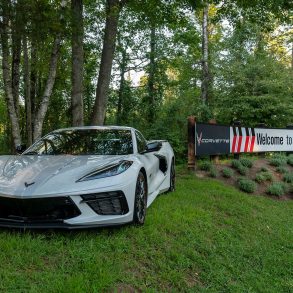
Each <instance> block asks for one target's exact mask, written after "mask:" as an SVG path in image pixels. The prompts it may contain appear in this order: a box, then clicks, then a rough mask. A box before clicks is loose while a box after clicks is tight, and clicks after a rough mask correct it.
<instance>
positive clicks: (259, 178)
mask: <svg viewBox="0 0 293 293" xmlns="http://www.w3.org/2000/svg"><path fill="white" fill-rule="evenodd" d="M272 180H273V174H272V173H271V172H269V171H266V172H259V173H257V174H256V176H255V181H256V182H258V183H262V182H265V181H272Z"/></svg>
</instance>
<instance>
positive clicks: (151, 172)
mask: <svg viewBox="0 0 293 293" xmlns="http://www.w3.org/2000/svg"><path fill="white" fill-rule="evenodd" d="M135 137H136V144H137V151H138V155H139V157H140V160H141V161H142V162H143V164H144V167H145V169H146V173H147V176H148V178H147V181H148V193H149V194H151V193H153V192H154V191H155V190H156V189H157V188H158V186H159V182H160V181H161V180H160V178H158V174H159V171H160V170H159V165H160V162H159V159H158V158H157V157H156V156H155V153H145V150H146V149H147V141H146V140H145V138H144V137H143V135H142V134H141V133H140V132H139V131H137V130H136V131H135Z"/></svg>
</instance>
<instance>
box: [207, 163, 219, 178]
mask: <svg viewBox="0 0 293 293" xmlns="http://www.w3.org/2000/svg"><path fill="white" fill-rule="evenodd" d="M209 176H210V177H212V178H216V177H217V176H218V171H217V169H216V168H215V167H214V166H212V167H211V169H210V172H209Z"/></svg>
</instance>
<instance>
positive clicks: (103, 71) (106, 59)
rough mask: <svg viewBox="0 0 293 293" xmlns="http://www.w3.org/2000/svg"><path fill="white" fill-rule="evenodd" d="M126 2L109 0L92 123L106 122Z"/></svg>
mask: <svg viewBox="0 0 293 293" xmlns="http://www.w3.org/2000/svg"><path fill="white" fill-rule="evenodd" d="M124 4H125V1H120V0H107V5H106V24H105V31H104V40H103V51H102V58H101V63H100V71H99V77H98V83H97V88H96V100H95V104H94V107H93V112H92V120H91V124H92V125H103V124H104V120H105V115H106V107H107V102H108V91H109V85H110V80H111V71H112V64H113V59H114V52H115V43H116V36H117V31H118V20H119V15H120V11H121V9H122V7H123V6H124Z"/></svg>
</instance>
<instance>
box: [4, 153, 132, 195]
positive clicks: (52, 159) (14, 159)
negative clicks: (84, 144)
mask: <svg viewBox="0 0 293 293" xmlns="http://www.w3.org/2000/svg"><path fill="white" fill-rule="evenodd" d="M129 157H130V156H129V155H127V156H71V155H65V156H63V155H58V156H29V155H21V156H0V195H1V194H3V195H15V196H24V197H25V196H31V195H37V194H38V193H39V195H41V194H43V193H44V191H42V190H50V193H51V192H52V193H54V192H55V193H56V192H57V193H58V192H60V191H62V190H72V191H73V190H74V188H73V186H74V185H76V181H77V180H78V179H80V178H81V177H83V176H85V175H86V174H88V173H90V172H92V171H94V170H97V169H99V168H102V167H103V166H107V165H109V164H112V163H115V162H117V161H120V160H122V159H128V158H129ZM70 186H71V188H69V189H68V187H70Z"/></svg>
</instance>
